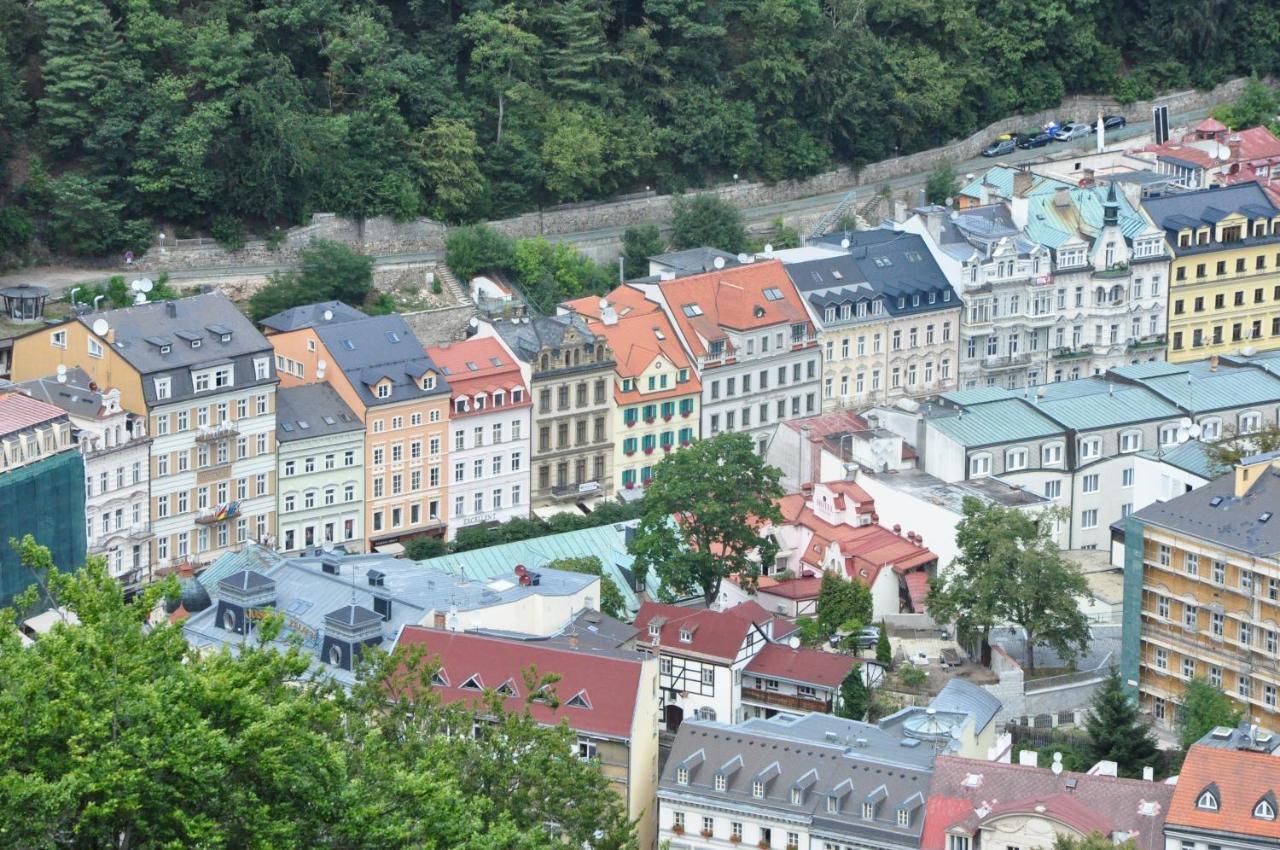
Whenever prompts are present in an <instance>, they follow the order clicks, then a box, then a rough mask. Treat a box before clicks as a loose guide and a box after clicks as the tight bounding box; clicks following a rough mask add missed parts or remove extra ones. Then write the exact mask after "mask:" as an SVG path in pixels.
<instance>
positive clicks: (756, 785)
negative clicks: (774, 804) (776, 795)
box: [751, 779, 764, 799]
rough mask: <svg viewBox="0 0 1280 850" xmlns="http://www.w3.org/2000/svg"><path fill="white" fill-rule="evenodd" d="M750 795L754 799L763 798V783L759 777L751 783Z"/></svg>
mask: <svg viewBox="0 0 1280 850" xmlns="http://www.w3.org/2000/svg"><path fill="white" fill-rule="evenodd" d="M751 796H752V797H755V798H756V799H763V798H764V783H763V782H761V781H760V780H759V779H757V780H755V781H754V782H752V783H751Z"/></svg>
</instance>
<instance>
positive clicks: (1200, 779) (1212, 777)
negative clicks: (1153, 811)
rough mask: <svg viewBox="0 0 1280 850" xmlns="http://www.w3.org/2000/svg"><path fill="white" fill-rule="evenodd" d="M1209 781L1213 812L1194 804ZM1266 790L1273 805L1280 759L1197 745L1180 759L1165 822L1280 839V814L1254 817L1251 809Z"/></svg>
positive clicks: (1279, 790) (1277, 791)
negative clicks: (1214, 796)
mask: <svg viewBox="0 0 1280 850" xmlns="http://www.w3.org/2000/svg"><path fill="white" fill-rule="evenodd" d="M1210 785H1213V786H1216V789H1215V790H1216V791H1217V797H1218V810H1217V811H1209V810H1206V809H1201V808H1199V807H1197V806H1196V803H1197V802H1198V801H1199V799H1200V795H1201V794H1202V793H1204V791H1205V790H1206V789H1207V788H1209V786H1210ZM1268 792H1269V793H1270V794H1271V795H1272V796H1271V799H1272V801H1273V802H1272V806H1273V808H1274V807H1275V806H1276V803H1275V802H1274V801H1275V800H1276V798H1277V797H1280V758H1276V757H1275V756H1273V755H1267V754H1264V753H1250V752H1245V751H1242V750H1230V749H1222V748H1218V747H1208V746H1205V745H1203V744H1197V745H1195V746H1193V747H1192V748H1191V750H1190V751H1189V752H1188V753H1187V760H1186V761H1185V762H1183V763H1182V773H1181V774H1180V775H1179V776H1178V786H1177V788H1176V789H1175V790H1174V792H1173V801H1172V802H1171V803H1170V804H1169V816H1168V818H1167V819H1166V823H1168V824H1169V825H1170V826H1186V827H1191V828H1193V829H1204V830H1210V831H1213V832H1229V833H1234V834H1236V835H1252V836H1258V837H1262V838H1273V839H1278V840H1280V818H1277V819H1274V820H1263V819H1262V818H1255V817H1254V816H1253V810H1254V807H1255V806H1256V805H1257V804H1258V801H1259V800H1260V799H1262V797H1263V796H1264V795H1265V794H1267V793H1268Z"/></svg>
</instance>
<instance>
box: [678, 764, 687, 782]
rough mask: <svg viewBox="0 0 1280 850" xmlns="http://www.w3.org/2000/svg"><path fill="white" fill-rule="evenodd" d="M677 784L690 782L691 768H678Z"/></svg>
mask: <svg viewBox="0 0 1280 850" xmlns="http://www.w3.org/2000/svg"><path fill="white" fill-rule="evenodd" d="M676 784H677V785H688V784H689V768H687V767H678V768H676Z"/></svg>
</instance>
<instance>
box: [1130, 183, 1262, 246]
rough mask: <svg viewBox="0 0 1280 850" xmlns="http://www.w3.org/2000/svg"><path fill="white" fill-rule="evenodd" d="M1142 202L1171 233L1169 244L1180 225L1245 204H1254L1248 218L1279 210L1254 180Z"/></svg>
mask: <svg viewBox="0 0 1280 850" xmlns="http://www.w3.org/2000/svg"><path fill="white" fill-rule="evenodd" d="M1142 206H1143V207H1144V208H1145V209H1146V211H1147V214H1148V215H1150V216H1151V218H1152V219H1153V220H1154V221H1155V223H1156V224H1157V225H1159V226H1160V227H1162V228H1164V229H1165V230H1166V231H1170V232H1171V233H1172V234H1173V237H1172V239H1171V240H1170V244H1171V245H1174V246H1177V244H1178V239H1177V231H1179V230H1181V229H1182V228H1183V227H1196V226H1200V225H1204V224H1211V223H1215V222H1218V221H1221V220H1222V218H1223V217H1224V216H1225V215H1226V214H1227V213H1230V212H1237V211H1240V210H1244V209H1245V208H1246V207H1251V208H1255V209H1254V210H1253V211H1252V212H1250V213H1249V217H1250V218H1255V217H1258V216H1262V215H1265V216H1268V217H1270V216H1273V215H1275V214H1276V213H1277V212H1280V210H1278V209H1277V208H1276V206H1275V204H1273V203H1272V202H1271V198H1270V197H1268V195H1267V193H1266V192H1265V191H1263V189H1262V187H1261V186H1260V185H1258V184H1257V183H1237V184H1235V185H1232V186H1225V187H1221V188H1214V189H1200V190H1198V191H1195V192H1181V193H1179V194H1176V195H1164V196H1162V197H1159V198H1147V199H1146V200H1144V201H1143V202H1142ZM1248 241H1249V239H1245V240H1244V243H1242V244H1247V243H1248ZM1212 245H1213V243H1211V246H1212ZM1174 250H1176V251H1178V252H1179V253H1186V252H1188V251H1191V250H1193V249H1189V248H1182V249H1178V248H1177V247H1175V248H1174Z"/></svg>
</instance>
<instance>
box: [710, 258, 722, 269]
mask: <svg viewBox="0 0 1280 850" xmlns="http://www.w3.org/2000/svg"><path fill="white" fill-rule="evenodd" d="M711 265H713V266H715V267H716V268H718V269H722V268H724V257H716V258H715V259H714V260H712V261H711Z"/></svg>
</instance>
